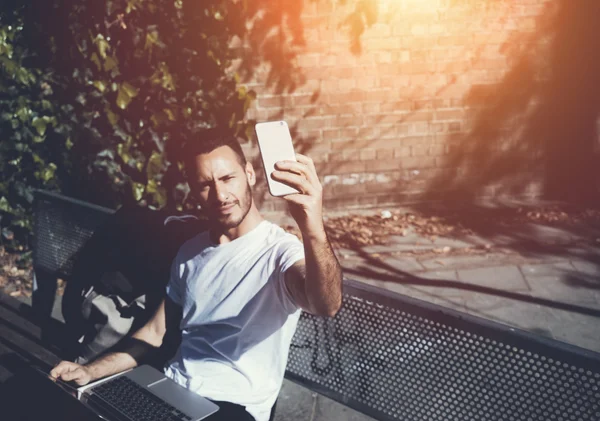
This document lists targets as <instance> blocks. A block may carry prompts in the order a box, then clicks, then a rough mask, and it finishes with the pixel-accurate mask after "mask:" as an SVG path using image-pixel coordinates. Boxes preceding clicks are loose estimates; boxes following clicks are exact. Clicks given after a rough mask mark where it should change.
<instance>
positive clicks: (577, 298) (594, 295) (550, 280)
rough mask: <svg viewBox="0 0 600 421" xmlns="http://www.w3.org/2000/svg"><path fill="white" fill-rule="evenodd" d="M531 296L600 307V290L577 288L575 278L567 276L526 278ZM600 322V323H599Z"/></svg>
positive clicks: (534, 276)
mask: <svg viewBox="0 0 600 421" xmlns="http://www.w3.org/2000/svg"><path fill="white" fill-rule="evenodd" d="M525 279H526V281H527V284H528V285H529V287H530V288H531V293H530V294H531V295H532V296H534V297H539V298H545V299H549V300H554V301H560V302H564V303H573V304H588V305H589V304H592V305H594V304H597V305H598V306H600V290H598V289H591V288H586V287H585V286H575V285H574V284H575V282H574V281H573V278H571V277H570V276H569V275H566V274H557V275H529V276H525ZM599 322H600V321H599Z"/></svg>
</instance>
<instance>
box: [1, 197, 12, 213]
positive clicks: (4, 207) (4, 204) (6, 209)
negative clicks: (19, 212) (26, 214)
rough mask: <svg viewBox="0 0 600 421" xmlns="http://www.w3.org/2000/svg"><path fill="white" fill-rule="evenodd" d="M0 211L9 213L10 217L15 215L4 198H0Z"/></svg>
mask: <svg viewBox="0 0 600 421" xmlns="http://www.w3.org/2000/svg"><path fill="white" fill-rule="evenodd" d="M0 211H2V212H6V213H10V214H12V215H14V214H15V211H14V210H13V209H12V208H11V207H10V204H9V203H8V200H6V197H4V196H2V197H0Z"/></svg>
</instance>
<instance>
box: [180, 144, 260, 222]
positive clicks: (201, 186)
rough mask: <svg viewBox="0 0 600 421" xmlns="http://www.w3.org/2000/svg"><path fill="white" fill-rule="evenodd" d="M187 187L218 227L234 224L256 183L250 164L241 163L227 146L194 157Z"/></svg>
mask: <svg viewBox="0 0 600 421" xmlns="http://www.w3.org/2000/svg"><path fill="white" fill-rule="evenodd" d="M195 164H196V165H195V168H194V173H193V174H191V180H190V188H191V189H192V190H193V191H194V194H195V195H196V196H197V197H198V199H199V201H200V205H201V206H202V208H203V209H204V211H205V212H206V216H207V217H208V218H209V219H210V220H211V221H214V222H216V223H218V224H219V225H221V227H222V228H225V229H229V228H235V227H237V226H238V225H239V224H240V223H241V222H242V221H243V220H244V218H245V217H246V215H247V214H248V212H249V211H250V207H251V206H252V189H251V186H253V185H254V184H255V183H256V177H255V174H254V169H253V168H252V165H251V164H250V163H247V164H246V167H244V166H242V164H241V163H240V161H239V160H238V157H237V155H236V153H235V152H234V151H233V149H231V148H230V147H229V146H221V147H218V148H216V149H214V150H213V151H211V152H209V153H206V154H201V155H198V156H196V159H195Z"/></svg>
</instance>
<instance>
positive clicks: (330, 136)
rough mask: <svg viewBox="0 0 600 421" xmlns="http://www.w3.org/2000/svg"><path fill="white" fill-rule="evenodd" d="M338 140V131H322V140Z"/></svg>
mask: <svg viewBox="0 0 600 421" xmlns="http://www.w3.org/2000/svg"><path fill="white" fill-rule="evenodd" d="M339 138H340V129H337V128H335V129H323V140H326V141H327V140H337V139H339Z"/></svg>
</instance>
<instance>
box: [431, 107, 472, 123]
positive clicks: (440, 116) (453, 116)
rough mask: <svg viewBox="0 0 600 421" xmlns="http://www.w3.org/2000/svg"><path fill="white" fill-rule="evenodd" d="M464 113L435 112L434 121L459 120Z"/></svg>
mask: <svg viewBox="0 0 600 421" xmlns="http://www.w3.org/2000/svg"><path fill="white" fill-rule="evenodd" d="M464 116H465V112H464V111H463V110H460V109H459V110H437V111H436V112H435V119H436V121H439V120H460V119H462V118H464Z"/></svg>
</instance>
